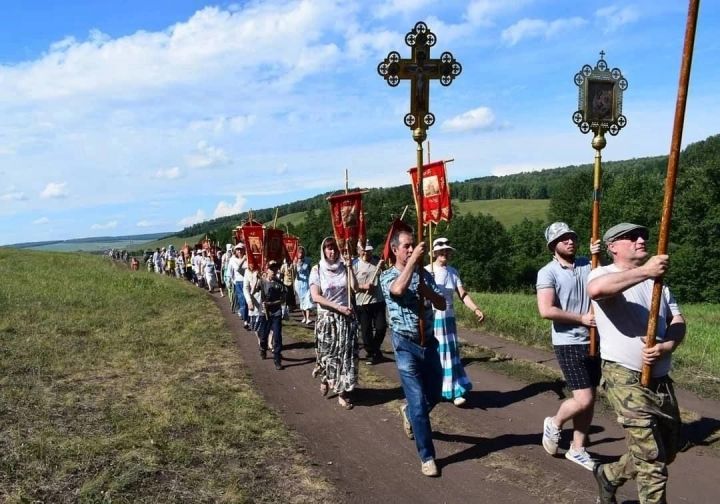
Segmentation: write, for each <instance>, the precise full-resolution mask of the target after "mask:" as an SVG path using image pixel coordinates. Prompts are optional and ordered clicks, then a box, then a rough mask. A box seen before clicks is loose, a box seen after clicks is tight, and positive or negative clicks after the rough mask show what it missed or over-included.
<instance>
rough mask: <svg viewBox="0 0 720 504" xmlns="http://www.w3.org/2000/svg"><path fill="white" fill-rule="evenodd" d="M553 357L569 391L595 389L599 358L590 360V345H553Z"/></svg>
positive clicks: (598, 381) (597, 378)
mask: <svg viewBox="0 0 720 504" xmlns="http://www.w3.org/2000/svg"><path fill="white" fill-rule="evenodd" d="M554 348H555V357H557V361H558V364H559V365H560V369H561V370H562V373H563V376H565V381H566V382H567V384H568V387H569V388H570V390H581V389H587V388H592V387H597V386H598V384H599V383H600V358H599V357H595V358H591V357H590V356H589V355H588V354H589V352H590V345H555V347H554Z"/></svg>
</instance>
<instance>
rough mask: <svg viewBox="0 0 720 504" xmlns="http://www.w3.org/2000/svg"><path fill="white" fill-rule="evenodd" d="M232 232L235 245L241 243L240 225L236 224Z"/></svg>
mask: <svg viewBox="0 0 720 504" xmlns="http://www.w3.org/2000/svg"><path fill="white" fill-rule="evenodd" d="M233 234H234V236H235V245H237V244H238V243H243V235H242V226H237V227H236V228H235V229H234V230H233Z"/></svg>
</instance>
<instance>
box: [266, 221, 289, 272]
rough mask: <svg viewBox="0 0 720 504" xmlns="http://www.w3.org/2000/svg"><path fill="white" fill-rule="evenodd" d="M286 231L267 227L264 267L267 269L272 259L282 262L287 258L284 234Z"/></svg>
mask: <svg viewBox="0 0 720 504" xmlns="http://www.w3.org/2000/svg"><path fill="white" fill-rule="evenodd" d="M284 235H285V233H284V232H283V230H282V229H276V228H267V229H265V240H264V243H263V245H264V246H265V254H264V257H263V259H264V260H263V263H262V267H263V269H265V267H266V266H267V263H269V262H270V261H277V262H278V264H282V262H283V260H284V259H285V246H284V245H283V236H284Z"/></svg>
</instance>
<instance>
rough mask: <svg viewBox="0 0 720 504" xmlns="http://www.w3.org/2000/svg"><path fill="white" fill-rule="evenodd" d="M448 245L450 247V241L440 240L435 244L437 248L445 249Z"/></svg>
mask: <svg viewBox="0 0 720 504" xmlns="http://www.w3.org/2000/svg"><path fill="white" fill-rule="evenodd" d="M446 245H450V240H439V241H436V242H435V246H436V247H445V246H446Z"/></svg>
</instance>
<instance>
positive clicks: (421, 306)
mask: <svg viewBox="0 0 720 504" xmlns="http://www.w3.org/2000/svg"><path fill="white" fill-rule="evenodd" d="M418 140H419V141H417V142H416V143H417V189H416V190H415V193H416V194H417V197H416V198H415V205H416V207H417V230H418V231H417V243H418V245H419V244H420V243H422V242H423V240H424V237H423V171H424V168H423V147H422V139H418ZM424 266H425V254H422V255H421V256H420V264H418V265H417V271H418V275H419V277H420V278H419V283H418V333H419V336H420V346H425V298H424V297H423V295H422V288H423V285H424V284H425V278H424V276H423V269H424Z"/></svg>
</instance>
